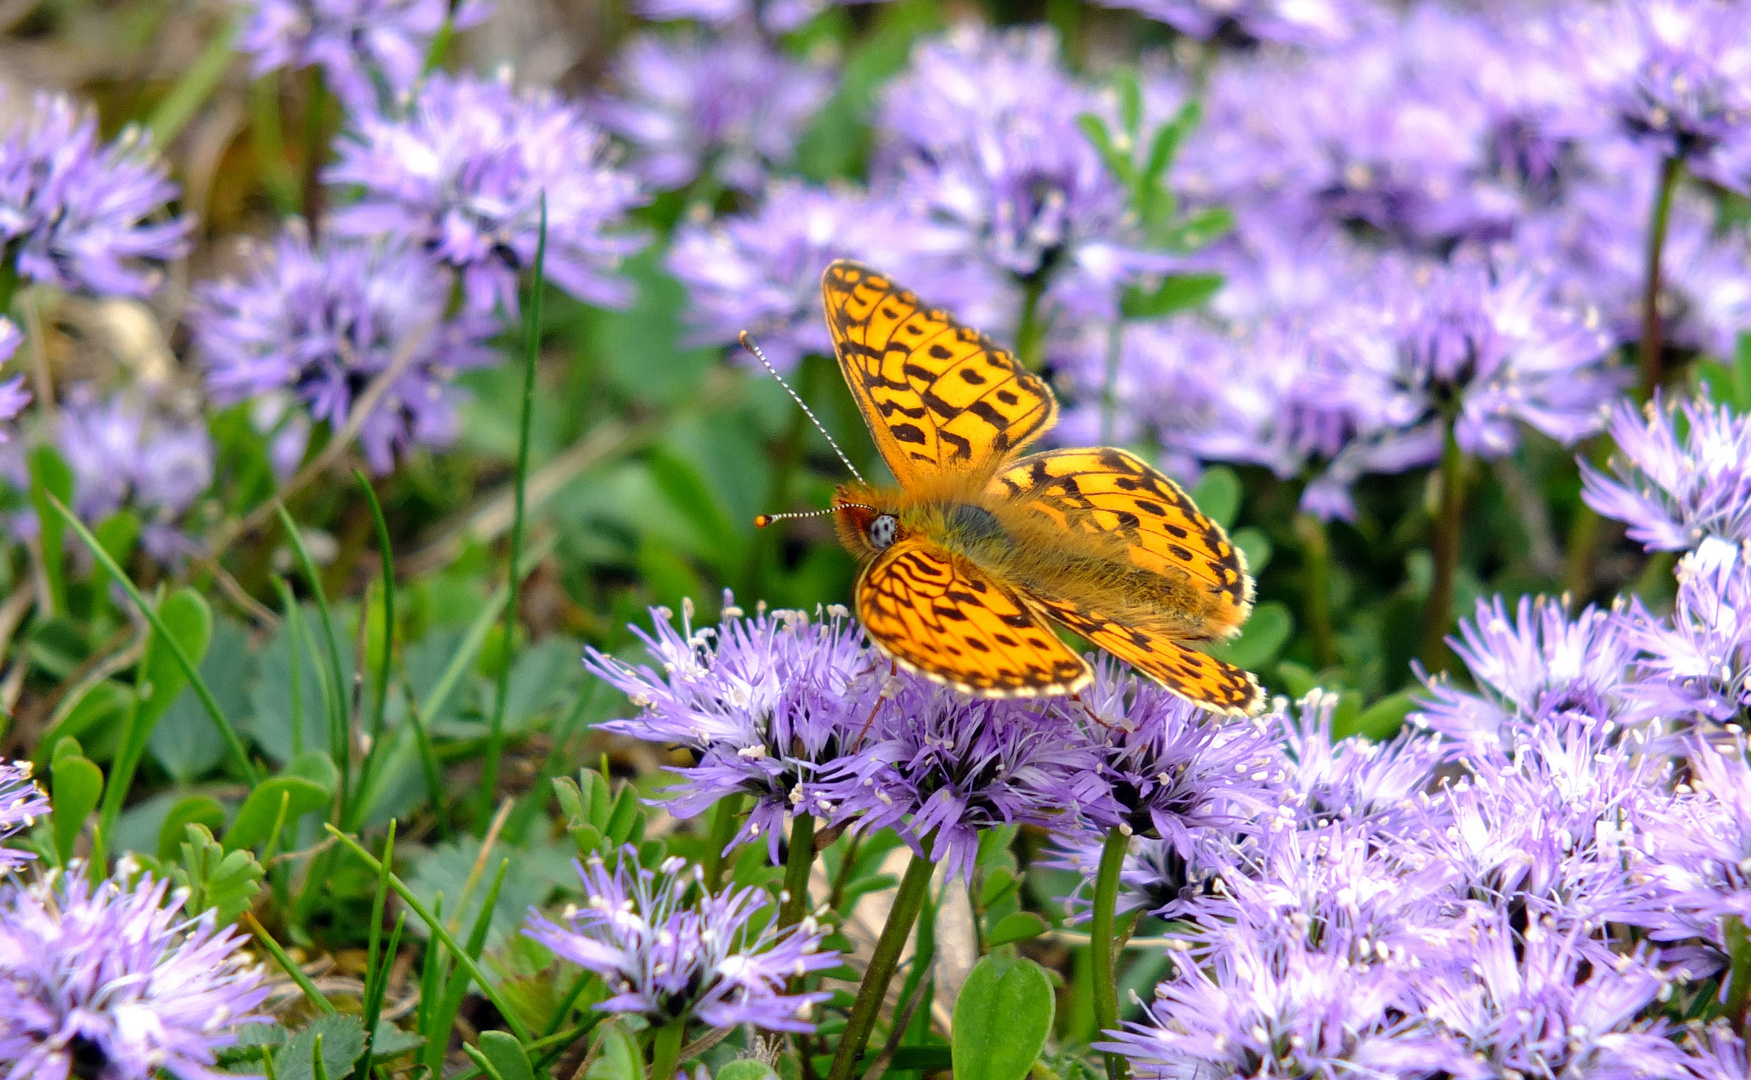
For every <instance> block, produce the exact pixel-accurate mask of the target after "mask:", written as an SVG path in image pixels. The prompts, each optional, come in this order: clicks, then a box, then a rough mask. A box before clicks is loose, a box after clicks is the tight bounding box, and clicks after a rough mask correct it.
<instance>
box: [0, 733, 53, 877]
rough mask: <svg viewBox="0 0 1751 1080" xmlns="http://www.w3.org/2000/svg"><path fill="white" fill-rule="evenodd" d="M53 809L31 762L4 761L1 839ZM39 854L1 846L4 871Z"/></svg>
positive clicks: (0, 870)
mask: <svg viewBox="0 0 1751 1080" xmlns="http://www.w3.org/2000/svg"><path fill="white" fill-rule="evenodd" d="M48 812H49V797H48V796H47V795H44V794H43V791H42V789H41V788H39V787H37V786H36V781H34V780H32V779H31V777H30V762H28V761H0V840H5V839H7V838H9V837H12V836H16V835H17V834H18V833H20V832H21V831H23V830H25V829H28V828H30V827H31V825H33V824H35V822H36V819H37V818H38V817H41V816H42V815H44V814H46V813H48ZM34 858H36V856H35V855H34V854H32V853H31V852H28V851H19V850H18V849H17V848H9V847H0V874H4V873H5V872H6V871H8V870H12V869H15V868H16V867H19V866H22V865H23V864H25V863H27V862H29V861H30V860H31V859H34Z"/></svg>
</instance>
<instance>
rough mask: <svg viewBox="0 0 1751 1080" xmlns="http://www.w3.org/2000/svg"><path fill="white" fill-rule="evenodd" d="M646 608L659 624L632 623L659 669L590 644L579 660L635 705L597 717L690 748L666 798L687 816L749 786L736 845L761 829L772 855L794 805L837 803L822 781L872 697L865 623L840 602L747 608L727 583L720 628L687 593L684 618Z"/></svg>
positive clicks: (844, 752)
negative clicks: (813, 608)
mask: <svg viewBox="0 0 1751 1080" xmlns="http://www.w3.org/2000/svg"><path fill="white" fill-rule="evenodd" d="M652 614H653V616H654V622H655V633H654V634H646V633H645V632H644V631H642V630H639V629H637V628H634V633H636V634H638V636H639V637H640V638H641V639H642V640H643V641H644V643H645V651H646V652H647V653H648V654H649V656H650V658H651V659H652V660H653V661H655V662H656V664H657V665H659V666H660V668H661V671H660V673H659V672H658V671H657V670H654V669H653V668H651V667H649V666H640V667H633V666H631V665H630V664H627V663H625V662H623V661H621V660H617V659H615V658H614V657H611V656H607V655H604V654H603V653H600V652H597V651H596V650H595V649H589V650H586V652H585V655H584V669H585V670H586V671H588V672H589V673H590V674H592V675H595V676H596V677H598V678H600V679H602V680H604V681H605V682H607V683H608V684H609V685H611V686H613V687H615V688H616V689H618V690H620V691H621V692H622V693H625V694H626V695H627V696H628V697H630V698H631V699H632V703H633V704H634V705H635V706H637V707H638V708H639V710H640V713H639V715H638V716H636V717H633V718H630V719H624V720H614V721H610V722H608V723H606V724H602V725H600V726H601V727H602V728H603V729H604V730H608V731H614V732H618V733H620V734H623V735H630V736H633V737H635V738H640V739H646V740H649V741H651V742H657V743H669V744H679V745H680V746H682V747H684V748H686V749H687V750H689V751H690V752H692V753H693V755H694V756H695V758H696V761H695V764H694V765H692V766H691V767H689V768H685V769H680V770H677V771H678V772H679V774H680V776H681V783H680V785H679V791H678V793H677V794H676V796H675V798H674V799H672V800H671V801H668V802H666V803H665V804H664V805H665V807H666V808H667V809H668V810H669V811H670V812H671V813H673V814H676V815H678V816H681V817H691V816H693V815H694V814H698V813H701V812H703V811H704V810H706V809H708V808H709V807H711V806H712V805H713V804H714V803H716V802H717V801H718V800H719V799H721V798H723V797H724V796H726V795H730V794H734V793H737V792H744V793H747V794H751V795H752V796H753V797H754V806H753V808H752V810H751V811H750V812H749V814H748V818H747V821H746V823H745V824H744V825H743V826H742V829H741V832H740V833H739V834H738V835H737V837H736V839H735V840H734V841H733V842H732V846H733V844H735V843H741V842H743V841H746V840H752V839H755V838H757V837H759V836H760V835H761V834H762V833H764V834H765V835H766V838H767V843H768V844H769V845H770V848H771V853H772V857H773V859H774V860H775V861H776V860H777V858H778V844H779V840H780V838H781V837H782V835H783V833H784V823H785V822H786V820H788V818H789V816H790V815H792V814H798V813H808V814H816V815H818V816H820V817H824V818H828V819H834V818H835V815H836V813H837V809H838V808H837V807H836V805H835V804H834V803H833V802H832V801H831V800H830V799H829V798H828V797H827V795H826V794H825V792H824V791H823V786H822V785H823V784H824V783H825V782H826V781H827V780H829V779H831V778H832V777H833V776H834V775H835V774H836V771H837V770H838V769H840V768H842V767H843V763H844V760H845V759H846V757H847V756H848V755H849V754H851V753H853V752H854V750H855V745H854V744H855V743H856V741H857V739H858V737H859V735H860V734H861V733H862V726H863V724H864V723H865V721H866V720H868V719H869V718H870V716H871V715H872V709H873V705H874V703H873V702H871V701H867V700H865V699H866V698H868V697H870V696H871V695H870V694H868V693H866V692H865V690H866V689H867V687H866V686H865V684H866V683H868V681H869V676H870V675H871V673H872V672H873V671H874V670H875V667H876V665H875V661H874V658H873V657H872V656H871V655H870V653H869V652H868V650H867V649H866V648H865V646H864V644H863V640H862V634H861V632H860V631H859V630H858V628H857V625H856V624H855V623H854V622H852V621H851V620H850V619H849V618H848V617H847V613H846V612H845V610H844V609H843V608H836V609H830V610H829V613H828V614H827V616H826V617H825V618H822V619H816V620H811V619H809V617H808V615H807V614H806V613H804V612H801V611H776V612H768V611H766V610H765V609H764V606H762V609H761V610H760V611H759V612H758V613H757V614H756V615H755V616H754V617H753V618H747V617H745V616H743V615H742V613H741V610H740V609H739V608H736V607H735V606H734V605H733V604H732V603H731V602H730V598H729V597H728V596H727V595H726V596H725V603H724V615H723V620H722V621H721V622H720V623H719V624H718V625H717V627H716V628H715V629H714V628H711V627H702V628H700V629H698V630H695V629H694V628H693V623H692V614H693V612H692V603H691V602H687V603H685V604H684V605H683V607H682V620H681V626H680V628H679V630H677V629H676V627H675V626H674V624H673V623H672V622H671V621H670V618H671V613H669V612H668V611H666V610H664V609H661V608H659V609H657V610H656V611H654V612H653V613H652ZM884 670H885V669H884Z"/></svg>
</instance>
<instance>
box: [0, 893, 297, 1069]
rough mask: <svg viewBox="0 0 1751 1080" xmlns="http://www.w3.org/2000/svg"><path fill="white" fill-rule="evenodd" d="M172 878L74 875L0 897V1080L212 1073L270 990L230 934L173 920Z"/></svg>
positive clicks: (199, 919) (208, 919)
mask: <svg viewBox="0 0 1751 1080" xmlns="http://www.w3.org/2000/svg"><path fill="white" fill-rule="evenodd" d="M166 888H167V883H166V882H163V881H154V880H153V879H152V878H151V877H150V876H146V877H142V878H141V879H140V880H139V881H137V882H136V883H135V884H133V885H131V886H123V885H120V884H118V883H117V882H115V881H105V882H103V883H101V884H99V885H97V886H95V887H94V886H92V885H91V884H90V883H88V882H87V881H86V880H85V878H84V876H83V875H82V874H80V873H77V872H75V873H72V874H62V873H59V872H57V873H55V874H54V875H51V876H50V878H49V879H48V880H46V881H44V882H42V883H39V884H36V885H32V886H29V887H18V886H15V887H11V888H8V889H6V890H5V891H4V892H0V1063H4V1064H5V1065H6V1066H7V1067H6V1068H5V1071H4V1076H5V1077H6V1080H26V1078H27V1077H30V1078H36V1080H71V1078H72V1077H99V1078H101V1080H147V1078H148V1077H152V1076H156V1075H159V1073H160V1070H162V1071H163V1072H165V1073H169V1074H172V1075H175V1076H178V1077H183V1078H186V1080H219V1078H220V1077H223V1076H226V1075H229V1074H227V1073H224V1072H222V1071H220V1070H218V1069H216V1068H214V1067H213V1065H214V1058H215V1053H216V1051H217V1050H219V1049H220V1048H222V1047H225V1046H229V1045H231V1044H232V1043H233V1042H235V1041H236V1037H235V1035H234V1034H233V1030H234V1029H235V1028H236V1027H237V1026H238V1025H240V1024H245V1023H250V1022H255V1021H265V1020H266V1019H267V1017H265V1016H258V1015H254V1013H255V1010H256V1009H257V1008H258V1007H259V1006H260V1005H261V1003H262V1001H263V999H265V998H266V997H267V993H268V986H267V984H266V983H264V982H263V981H262V978H261V972H260V969H258V968H255V967H252V966H248V965H249V962H250V960H249V954H248V953H246V952H243V951H242V950H241V949H240V948H239V946H240V945H241V944H242V939H241V938H240V937H239V936H238V935H237V932H236V931H235V930H234V929H232V928H230V927H226V928H224V929H219V928H216V927H215V926H214V925H213V913H212V912H210V911H208V912H205V913H203V914H201V915H198V916H192V917H190V916H183V915H180V914H179V913H178V912H179V909H180V908H181V906H182V904H183V903H184V902H185V900H186V896H185V894H182V893H176V894H174V895H172V896H171V897H170V902H169V903H168V904H166V903H165V892H166Z"/></svg>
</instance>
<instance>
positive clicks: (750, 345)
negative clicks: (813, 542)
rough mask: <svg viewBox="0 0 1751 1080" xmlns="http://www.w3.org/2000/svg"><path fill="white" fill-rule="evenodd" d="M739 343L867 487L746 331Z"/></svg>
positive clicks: (848, 460)
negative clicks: (788, 396)
mask: <svg viewBox="0 0 1751 1080" xmlns="http://www.w3.org/2000/svg"><path fill="white" fill-rule="evenodd" d="M741 342H742V348H744V349H747V350H748V351H749V352H751V353H753V354H754V359H756V360H758V361H760V363H761V364H762V365H764V366H765V368H766V370H767V371H768V372H770V373H771V374H772V377H773V378H774V379H777V380H778V385H780V386H782V387H784V392H785V393H787V394H789V395H790V400H792V401H794V402H796V404H797V407H798V408H799V409H801V410H802V411H803V415H804V416H807V417H808V418H809V423H811V424H813V425H815V430H816V431H818V432H820V433H821V438H823V439H826V440H827V445H828V446H831V447H832V448H833V452H834V453H835V454H838V455H839V460H840V461H842V462H844V463H845V467H846V468H847V469H849V470H851V475H852V476H854V477H856V478H857V482H858V483H860V484H866V485H867V484H868V483H869V481H868V480H865V479H864V478H863V474H862V473H860V472H858V471H857V466H856V465H853V464H852V463H851V459H850V458H848V457H846V456H845V451H843V450H841V449H839V444H838V443H837V442H835V441H834V440H833V436H831V435H829V434H827V429H826V428H825V427H823V426H822V425H821V420H820V418H819V417H817V416H816V415H815V410H813V409H811V408H809V407H808V404H807V403H806V402H804V401H803V399H802V395H800V394H798V393H797V392H796V391H795V390H792V389H791V388H790V384H789V383H787V382H785V381H784V376H783V375H780V374H779V373H778V369H777V368H775V367H773V366H772V361H770V360H768V359H766V354H765V353H763V352H761V351H760V346H758V345H756V344H754V339H753V338H751V337H749V336H748V332H747V331H746V330H744V331H742V334H741ZM826 512H827V513H831V512H832V511H826ZM766 516H767V517H769V518H770V519H772V520H777V519H778V518H780V517H791V516H793V515H790V514H769V515H766ZM796 516H804V517H806V516H807V515H796Z"/></svg>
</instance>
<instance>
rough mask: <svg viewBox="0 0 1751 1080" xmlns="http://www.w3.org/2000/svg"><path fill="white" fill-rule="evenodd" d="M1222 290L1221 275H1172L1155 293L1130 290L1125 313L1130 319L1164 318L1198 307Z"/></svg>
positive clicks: (1135, 289) (1127, 291)
mask: <svg viewBox="0 0 1751 1080" xmlns="http://www.w3.org/2000/svg"><path fill="white" fill-rule="evenodd" d="M1221 290H1222V275H1221V274H1170V275H1168V276H1167V278H1165V279H1164V280H1163V281H1162V283H1161V284H1160V285H1158V286H1156V288H1155V289H1154V290H1152V291H1145V290H1143V289H1139V288H1137V287H1136V286H1132V287H1131V288H1128V289H1126V290H1125V296H1124V299H1123V300H1122V301H1121V305H1122V306H1121V310H1122V311H1123V313H1124V316H1125V318H1127V319H1160V318H1163V317H1165V316H1168V315H1172V314H1173V313H1174V312H1176V311H1184V310H1186V309H1187V308H1195V307H1197V306H1198V305H1199V304H1202V303H1204V302H1205V301H1206V300H1208V299H1210V298H1211V297H1212V296H1215V295H1216V294H1217V293H1218V292H1220V291H1221Z"/></svg>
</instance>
